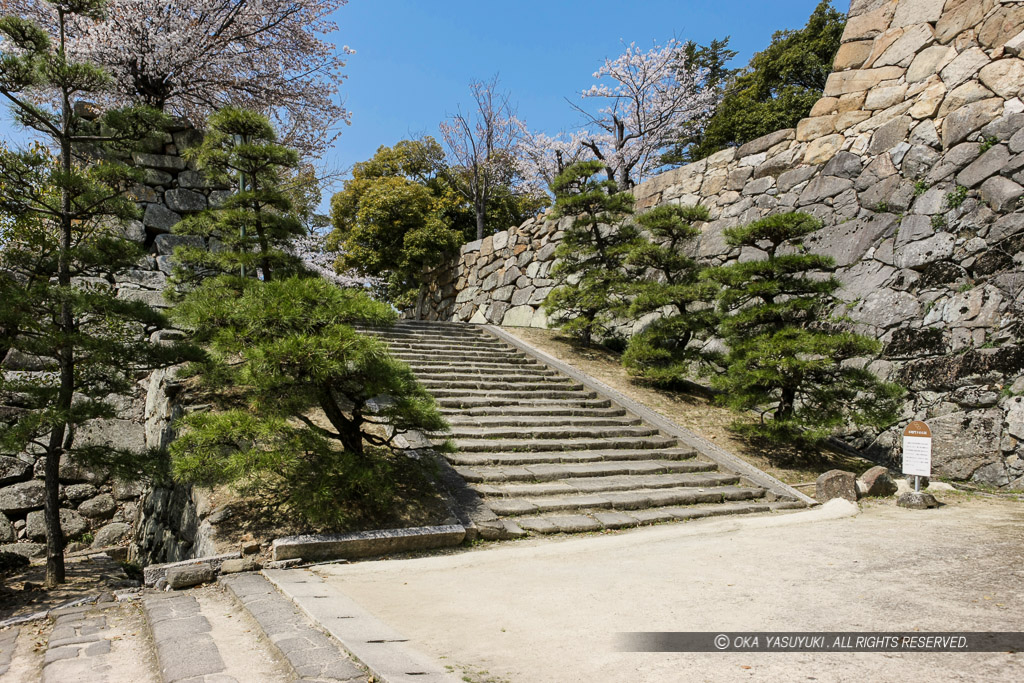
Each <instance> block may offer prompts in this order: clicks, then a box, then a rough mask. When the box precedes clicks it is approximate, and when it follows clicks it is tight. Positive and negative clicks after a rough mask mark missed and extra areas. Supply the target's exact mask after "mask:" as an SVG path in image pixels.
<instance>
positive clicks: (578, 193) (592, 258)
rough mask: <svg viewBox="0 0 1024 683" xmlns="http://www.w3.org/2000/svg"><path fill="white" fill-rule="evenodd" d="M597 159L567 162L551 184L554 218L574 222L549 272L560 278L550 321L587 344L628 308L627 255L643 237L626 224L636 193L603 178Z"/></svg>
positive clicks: (549, 306)
mask: <svg viewBox="0 0 1024 683" xmlns="http://www.w3.org/2000/svg"><path fill="white" fill-rule="evenodd" d="M603 171H604V166H603V165H602V164H601V163H600V162H597V161H588V162H581V163H578V164H573V165H572V166H569V167H568V168H567V169H565V171H563V172H562V173H561V174H559V175H558V177H556V178H555V180H554V182H553V183H552V190H553V191H554V193H555V205H554V213H553V215H552V217H553V218H556V219H557V218H570V219H571V221H572V223H571V225H570V226H569V227H568V228H566V230H565V235H564V237H563V238H562V241H561V242H560V243H559V245H558V247H557V248H556V249H555V258H556V259H557V263H556V264H555V266H554V268H552V270H551V276H552V277H553V278H554V279H555V280H556V281H557V282H558V283H559V284H558V286H557V287H556V288H555V289H553V290H552V291H551V292H550V293H549V294H548V296H547V298H546V299H545V300H544V308H545V310H546V311H547V314H548V316H549V317H550V320H551V322H552V324H554V325H555V326H556V327H559V328H561V329H563V330H565V331H566V332H567V333H568V334H569V335H570V336H572V337H574V338H575V339H577V340H578V341H580V342H581V343H583V344H590V343H592V342H593V341H595V340H597V339H601V338H604V337H607V336H609V335H610V334H611V332H612V325H613V323H614V321H615V319H616V317H618V316H619V315H621V314H624V313H625V311H626V309H627V308H628V302H627V299H626V296H627V293H628V289H629V282H630V273H629V272H627V270H626V260H627V258H628V256H629V253H630V250H631V249H632V248H633V245H634V243H635V242H636V240H637V239H638V237H639V232H638V231H637V229H636V227H634V226H633V225H630V224H628V223H625V220H626V218H628V217H629V216H630V215H631V214H632V213H633V196H632V195H631V194H629V193H628V192H619V191H618V187H617V185H616V184H615V182H614V181H612V180H599V179H598V178H597V177H595V176H597V174H599V173H602V172H603Z"/></svg>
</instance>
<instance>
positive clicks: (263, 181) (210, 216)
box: [173, 107, 306, 284]
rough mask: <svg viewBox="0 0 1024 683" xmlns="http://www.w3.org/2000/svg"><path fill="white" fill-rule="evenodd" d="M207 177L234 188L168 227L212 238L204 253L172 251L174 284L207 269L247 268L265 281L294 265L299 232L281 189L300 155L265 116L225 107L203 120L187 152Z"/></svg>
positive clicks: (297, 218)
mask: <svg viewBox="0 0 1024 683" xmlns="http://www.w3.org/2000/svg"><path fill="white" fill-rule="evenodd" d="M185 155H186V157H187V158H189V159H190V160H192V161H194V162H195V163H196V166H197V167H198V168H199V169H200V171H202V173H203V175H204V176H205V177H206V178H207V179H208V181H209V182H210V183H211V184H213V185H215V186H222V187H230V188H234V189H235V191H234V192H233V193H232V194H231V195H230V196H229V197H227V198H226V199H224V200H223V201H222V202H221V203H220V204H219V205H218V206H215V207H212V208H210V209H208V210H206V211H204V212H202V213H199V214H196V215H195V216H190V217H188V218H186V219H185V220H182V221H181V222H179V223H178V224H176V225H175V226H174V228H173V232H174V233H175V234H179V235H197V236H201V237H204V238H207V239H209V238H213V239H214V240H216V242H215V243H214V244H215V246H214V248H211V249H209V250H207V249H204V248H201V247H195V246H180V247H178V248H176V249H175V251H174V258H175V261H176V262H177V263H178V264H179V266H183V267H179V268H178V269H177V270H176V272H175V277H176V279H177V280H178V281H179V282H191V283H193V284H194V283H195V282H196V281H198V280H199V279H201V278H203V277H206V276H209V275H210V274H212V273H242V272H244V273H246V274H247V275H248V276H249V277H257V276H258V277H262V278H263V279H264V280H272V279H274V278H275V277H276V276H277V275H279V274H280V275H287V274H289V273H295V272H297V271H298V270H300V269H301V266H300V264H299V258H298V257H296V256H295V255H294V254H293V253H292V252H291V251H290V250H289V249H288V246H289V245H290V244H291V241H292V240H293V239H294V238H296V237H301V236H303V235H305V233H306V229H305V227H304V224H303V222H302V220H301V218H300V216H299V215H298V212H297V210H296V208H295V206H294V205H293V202H292V200H291V198H290V196H289V193H288V192H286V191H285V190H284V189H283V182H282V181H283V180H284V178H285V177H286V174H287V173H289V172H294V170H295V169H296V168H297V167H298V165H299V155H298V153H297V152H296V151H295V150H292V149H289V148H288V147H285V146H284V145H281V144H279V143H278V142H277V135H276V133H275V132H274V129H273V127H272V126H271V125H270V122H269V121H268V119H267V118H266V117H265V116H263V115H262V114H259V113H257V112H253V111H248V110H245V109H239V108H236V107H226V108H224V109H221V110H220V111H218V112H217V113H215V114H213V115H212V116H211V117H210V119H209V121H208V122H207V131H206V135H205V137H204V139H203V143H202V144H201V145H199V146H197V147H193V148H191V149H189V150H186V152H185Z"/></svg>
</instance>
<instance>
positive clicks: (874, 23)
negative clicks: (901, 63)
mask: <svg viewBox="0 0 1024 683" xmlns="http://www.w3.org/2000/svg"><path fill="white" fill-rule="evenodd" d="M895 9H896V3H894V2H890V3H886V4H883V5H882V6H881V7H878V8H877V9H874V10H872V11H870V12H865V13H862V14H853V13H851V16H850V18H849V20H848V21H847V22H846V29H845V30H844V31H843V42H844V43H846V42H850V41H854V40H864V39H867V38H874V37H875V36H877V35H879V34H881V33H882V32H883V31H885V30H886V29H887V28H889V23H890V22H891V21H892V16H893V13H894V12H895Z"/></svg>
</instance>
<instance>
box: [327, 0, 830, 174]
mask: <svg viewBox="0 0 1024 683" xmlns="http://www.w3.org/2000/svg"><path fill="white" fill-rule="evenodd" d="M817 4H818V0H773V1H771V2H764V1H752V0H674V1H673V0H639V1H638V2H635V3H629V2H624V1H623V0H586V1H571V2H567V1H565V0H547V1H546V2H545V1H542V0H519V1H518V2H508V3H506V2H488V1H487V0H476V1H473V0H448V1H447V2H443V3H439V2H432V1H429V0H350V2H349V4H348V5H347V6H345V7H343V8H341V9H340V10H339V11H338V12H337V14H336V19H337V23H338V26H339V32H338V35H337V42H339V43H342V44H348V45H349V46H351V47H352V48H354V49H355V50H356V51H357V54H355V55H353V56H352V58H351V59H350V60H349V62H348V66H347V68H346V70H345V71H346V73H347V74H348V79H347V80H346V81H345V85H344V86H343V88H344V93H345V95H346V96H347V99H346V106H347V107H348V108H349V109H350V110H351V111H352V113H353V116H352V125H351V126H349V127H346V128H345V129H344V132H343V133H342V136H341V137H340V138H339V139H338V141H337V143H336V144H335V149H334V150H333V151H332V152H331V153H330V154H329V155H328V158H327V161H328V163H329V164H330V165H331V166H333V167H336V168H338V167H347V166H350V165H351V164H352V163H354V162H357V161H362V160H364V159H367V158H369V157H370V156H372V155H373V153H374V151H375V150H376V149H377V147H378V146H380V145H392V144H394V143H395V142H397V141H399V140H402V139H405V138H408V137H410V136H416V135H419V134H423V133H427V134H432V135H435V136H436V135H437V124H438V123H439V122H440V121H441V120H442V119H443V118H445V116H446V114H448V113H450V112H454V111H455V110H456V109H457V107H458V105H459V104H460V103H461V104H462V105H463V107H466V106H468V105H469V103H470V101H471V100H470V95H469V88H468V84H469V82H470V81H471V80H473V79H487V78H489V77H490V76H492V75H494V74H495V73H497V74H500V77H501V83H502V85H503V87H504V89H506V90H508V91H509V92H510V93H511V95H512V100H513V102H516V103H518V112H519V116H520V118H522V119H525V120H526V122H527V123H528V124H529V126H530V128H531V129H532V130H543V131H545V132H547V133H549V134H554V133H556V132H558V131H559V130H562V129H566V130H568V129H573V128H575V127H577V126H578V124H579V118H578V114H575V113H574V112H573V111H572V110H571V109H570V108H569V105H568V104H567V103H566V102H565V99H564V98H566V97H571V96H572V95H573V94H574V93H576V92H578V91H580V90H583V89H584V88H587V87H589V86H590V85H591V84H592V83H593V82H594V81H593V78H592V77H591V75H592V74H593V72H594V71H596V70H597V68H598V67H599V66H600V65H601V63H602V62H603V60H604V59H605V58H606V57H615V56H617V55H619V54H620V53H621V52H622V51H623V46H622V41H625V42H626V43H627V44H628V43H629V42H631V41H635V42H636V43H637V45H639V46H642V47H650V46H651V45H652V44H653V43H654V42H658V43H664V42H665V40H667V39H669V38H672V37H676V38H679V39H680V40H691V39H692V40H695V41H697V42H698V43H702V44H706V43H708V42H710V41H711V40H712V39H713V38H722V37H724V36H726V35H730V36H732V40H731V42H730V46H731V47H732V48H733V49H734V50H736V51H737V52H739V56H737V58H736V59H735V60H734V62H733V66H742V65H745V64H746V63H747V61H748V60H749V59H750V57H751V56H752V55H753V53H754V52H757V51H758V50H761V49H763V48H764V47H766V46H767V45H768V43H769V42H770V40H771V35H772V33H773V32H774V31H776V30H779V29H783V28H799V27H802V26H803V25H804V24H805V23H806V22H807V18H808V17H809V16H810V14H811V12H812V11H813V10H814V7H815V6H816V5H817ZM834 4H835V6H836V7H837V8H840V9H841V10H842V11H844V12H845V11H847V10H848V9H849V5H848V4H846V3H845V0H834Z"/></svg>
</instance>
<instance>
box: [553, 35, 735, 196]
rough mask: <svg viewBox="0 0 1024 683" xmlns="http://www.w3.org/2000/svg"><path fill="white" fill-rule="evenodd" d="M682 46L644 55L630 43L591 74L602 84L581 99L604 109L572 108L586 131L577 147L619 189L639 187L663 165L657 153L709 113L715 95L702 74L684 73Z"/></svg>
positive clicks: (696, 71) (669, 45) (700, 71)
mask: <svg viewBox="0 0 1024 683" xmlns="http://www.w3.org/2000/svg"><path fill="white" fill-rule="evenodd" d="M685 64H686V52H685V44H684V43H681V42H679V41H677V40H670V41H668V42H667V43H666V44H665V45H664V46H658V45H655V46H654V47H653V48H652V49H651V50H649V51H647V52H644V51H643V50H641V49H640V48H638V47H637V46H636V44H635V43H630V44H629V46H628V47H627V48H626V51H625V52H624V53H622V54H621V55H620V56H618V57H616V58H615V59H606V60H605V62H604V65H603V66H601V68H599V69H598V70H597V71H596V72H594V78H596V79H599V80H602V82H601V83H598V84H595V85H593V86H591V87H590V88H589V89H588V90H584V91H583V92H582V93H581V98H582V99H585V100H586V99H601V100H604V101H606V102H607V105H606V106H604V107H602V108H600V109H598V110H597V112H596V113H594V112H591V111H588V110H587V109H585V108H584V107H582V106H580V105H577V104H573V103H570V104H572V106H573V108H574V109H576V110H577V111H578V112H580V113H581V114H583V116H584V117H585V119H586V122H587V125H586V129H587V131H586V132H585V133H583V134H580V136H579V141H580V144H582V145H583V146H584V147H586V148H587V149H589V150H590V152H591V153H592V154H593V156H594V157H596V158H597V159H598V160H599V161H601V162H602V163H603V164H604V166H605V172H606V173H607V175H608V178H609V179H610V180H614V181H615V182H616V184H617V185H618V187H619V189H622V190H624V189H627V188H629V187H631V186H632V185H633V184H634V183H635V182H640V181H641V180H643V178H644V177H646V176H649V175H650V174H651V173H652V172H653V171H655V170H656V169H657V168H658V167H660V166H661V165H662V161H661V154H662V151H663V150H664V149H665V148H666V147H669V146H671V145H672V144H673V143H674V142H675V141H676V140H677V139H678V138H679V135H680V132H681V130H682V129H683V128H684V126H686V125H687V124H692V123H694V122H700V121H703V120H705V119H706V118H708V117H709V116H710V115H711V114H712V112H713V111H714V107H715V105H716V103H717V99H718V94H717V92H716V91H715V90H714V89H712V88H706V87H703V83H704V80H705V79H704V76H705V74H704V70H703V69H688V68H685Z"/></svg>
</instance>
